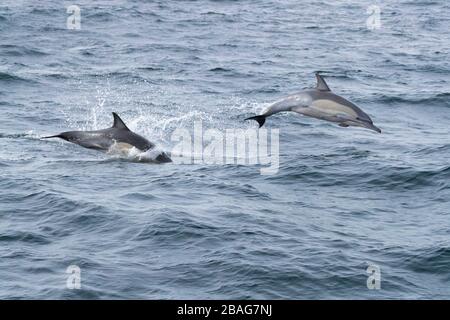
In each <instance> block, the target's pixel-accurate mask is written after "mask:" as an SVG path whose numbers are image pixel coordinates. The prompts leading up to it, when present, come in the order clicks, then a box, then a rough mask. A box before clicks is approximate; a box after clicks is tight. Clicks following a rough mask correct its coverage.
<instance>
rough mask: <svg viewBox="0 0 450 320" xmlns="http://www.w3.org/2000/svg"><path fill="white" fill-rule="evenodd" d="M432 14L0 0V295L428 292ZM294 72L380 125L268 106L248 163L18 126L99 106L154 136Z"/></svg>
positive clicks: (431, 274) (432, 288)
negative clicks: (264, 144) (74, 140)
mask: <svg viewBox="0 0 450 320" xmlns="http://www.w3.org/2000/svg"><path fill="white" fill-rule="evenodd" d="M71 5H78V7H79V8H80V17H81V19H80V20H79V22H80V27H81V29H79V30H77V29H70V28H68V27H67V19H69V20H70V19H71V17H70V16H71V15H72V14H73V13H71V12H69V13H68V12H67V8H68V7H69V6H71ZM372 5H375V6H378V8H379V9H380V13H381V14H380V20H379V24H378V25H376V26H375V29H372V28H369V27H368V25H367V19H370V17H372V16H373V12H372V11H373V9H370V8H371V7H370V6H372ZM368 8H369V11H368ZM375 11H376V10H375ZM371 12H372V13H371ZM449 13H450V3H449V2H448V1H444V0H441V1H424V0H419V1H411V0H401V1H356V0H349V1H332V0H320V1H299V0H292V1H291V0H289V1H288V0H282V1H270V0H268V1H256V0H246V1H206V0H198V1H132V0H114V1H106V0H104V1H88V0H78V1H76V3H74V2H72V1H59V0H41V1H31V0H30V1H26V0H14V1H13V0H2V1H1V2H0V283H1V285H0V299H175V298H176V299H241V298H242V299H244V298H245V299H383V298H389V299H406V298H412V299H424V298H426V299H441V298H444V299H448V298H450V204H449V198H450V184H449V182H450V136H449V132H450V49H449V48H450V33H449V30H450V18H449ZM71 21H73V20H71ZM315 71H321V72H322V74H323V75H324V76H325V78H326V81H327V82H328V85H329V86H330V88H331V89H332V90H333V91H334V92H336V93H338V94H340V95H342V96H344V97H346V98H348V99H349V100H351V101H353V102H354V103H355V104H357V105H358V106H360V107H361V108H362V109H363V110H364V111H365V112H366V113H368V114H369V115H370V116H371V118H372V119H373V121H374V123H375V124H376V125H377V126H378V127H380V128H381V130H382V131H383V132H382V134H378V133H376V132H373V131H369V130H366V129H362V128H354V127H353V128H352V127H350V128H341V127H338V126H336V125H335V124H332V123H328V122H324V121H319V120H315V119H311V118H306V117H302V116H300V115H298V114H294V113H284V114H277V115H275V116H273V117H270V118H268V119H267V122H266V126H265V128H266V129H267V130H268V132H269V133H270V132H271V130H275V129H278V130H279V168H278V171H277V172H275V173H273V174H269V175H263V174H261V170H260V169H261V168H262V167H263V166H262V165H259V164H239V163H237V160H238V159H237V158H236V159H233V158H232V160H236V163H233V161H231V162H229V163H227V164H224V163H206V162H204V161H203V162H202V161H193V163H186V162H184V163H181V162H180V161H174V162H173V163H170V164H154V163H148V162H140V161H135V160H134V159H130V158H128V157H122V156H114V155H111V154H108V153H107V154H105V153H101V152H98V151H95V150H88V149H84V148H81V147H80V146H77V145H74V144H70V143H67V142H65V141H61V140H55V139H53V140H44V139H40V138H41V137H42V136H45V135H51V134H56V133H59V132H62V131H69V130H88V129H89V130H90V129H102V128H107V127H109V126H110V125H111V124H112V115H111V112H113V111H115V112H117V113H119V114H120V116H121V117H122V119H123V120H124V121H125V123H126V124H127V125H128V126H129V127H130V129H132V130H133V131H135V132H136V133H139V134H141V135H143V136H145V137H146V138H148V139H149V140H151V141H152V142H154V143H156V145H157V147H158V148H160V149H161V150H165V151H168V152H173V149H174V148H175V147H176V145H177V141H175V140H174V139H173V136H174V132H176V131H177V130H184V132H186V131H187V132H189V133H193V132H194V125H195V123H201V125H202V126H203V129H205V130H206V129H215V130H217V131H218V132H222V133H223V132H225V131H226V130H227V129H249V130H255V131H256V128H257V124H256V122H253V121H244V119H245V118H246V117H249V116H252V115H254V114H256V113H258V112H261V110H262V109H264V108H265V107H267V106H268V105H269V104H270V103H272V102H274V101H276V100H278V99H279V98H281V97H283V96H285V95H287V94H290V93H292V92H296V91H299V90H301V89H304V88H308V87H313V86H315V77H314V72H315ZM204 144H205V142H204ZM196 157H197V158H196ZM198 157H199V155H198V154H194V155H193V158H196V159H198ZM173 158H174V160H177V159H178V160H179V158H183V159H186V158H188V159H189V154H183V153H181V154H180V153H178V154H176V153H175V152H174V154H173ZM69 266H75V267H69ZM74 268H75V269H74ZM77 268H79V269H77ZM71 270H72V271H73V270H75V273H73V274H71V273H70V272H71ZM77 270H79V271H80V273H79V274H78V272H77ZM367 270H369V272H370V271H373V270H375V274H372V278H369V276H370V274H369V273H368V272H367ZM68 272H69V273H68ZM78 275H79V277H78ZM74 279H75V280H74ZM78 280H79V281H78ZM378 280H380V281H378ZM368 281H369V286H368ZM375 283H378V284H379V285H380V288H379V289H377V286H373V284H375ZM78 284H79V285H80V288H79V289H77V287H78ZM369 288H373V289H369Z"/></svg>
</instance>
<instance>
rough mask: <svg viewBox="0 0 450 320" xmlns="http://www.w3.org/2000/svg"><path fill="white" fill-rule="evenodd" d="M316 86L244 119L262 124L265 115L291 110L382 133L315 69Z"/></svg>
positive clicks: (346, 125) (345, 125)
mask: <svg viewBox="0 0 450 320" xmlns="http://www.w3.org/2000/svg"><path fill="white" fill-rule="evenodd" d="M316 78H317V85H316V87H315V88H314V89H307V90H303V91H300V92H298V93H295V94H292V95H289V96H287V97H285V98H283V99H281V100H278V101H276V102H275V103H273V104H272V105H270V106H269V107H268V109H267V110H266V111H265V112H264V113H263V114H261V115H258V116H254V117H250V118H247V119H245V120H250V119H251V120H256V121H257V122H258V123H259V126H260V127H262V126H263V125H264V122H265V121H266V118H267V117H269V116H271V115H274V114H276V113H279V112H284V111H292V112H296V113H299V114H301V115H304V116H307V117H311V118H316V119H320V120H325V121H330V122H335V123H337V124H338V125H339V126H341V127H350V126H353V127H363V128H367V129H370V130H373V131H376V132H379V133H381V130H380V129H379V128H378V127H376V126H375V125H374V124H373V122H372V119H371V118H370V117H369V116H368V115H367V114H366V113H365V112H364V111H362V110H361V109H360V108H359V107H357V106H356V105H355V104H353V103H352V102H350V101H348V100H346V99H344V98H342V97H341V96H338V95H337V94H335V93H333V92H331V90H330V88H329V87H328V85H327V83H326V82H325V80H324V79H323V78H322V76H321V75H320V74H319V73H317V72H316Z"/></svg>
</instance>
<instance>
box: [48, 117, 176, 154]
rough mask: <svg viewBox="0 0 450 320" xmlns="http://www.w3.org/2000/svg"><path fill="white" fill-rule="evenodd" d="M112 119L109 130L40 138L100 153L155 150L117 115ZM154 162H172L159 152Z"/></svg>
mask: <svg viewBox="0 0 450 320" xmlns="http://www.w3.org/2000/svg"><path fill="white" fill-rule="evenodd" d="M113 117H114V123H113V126H112V127H111V128H107V129H102V130H95V131H67V132H63V133H60V134H57V135H54V136H48V137H42V139H49V138H60V139H63V140H66V141H68V142H72V143H75V144H78V145H80V146H82V147H85V148H88V149H95V150H100V151H110V150H111V149H112V148H114V147H115V146H117V147H118V149H120V150H128V151H129V150H131V148H133V147H134V148H136V149H138V150H139V151H141V152H146V151H149V150H152V149H154V148H155V144H153V143H151V142H150V141H148V140H147V139H145V138H144V137H142V136H140V135H138V134H136V133H134V132H132V131H131V130H130V129H128V127H127V126H126V124H125V123H124V122H123V121H122V119H120V117H119V116H118V115H117V113H115V112H113ZM155 162H161V163H162V162H172V160H171V159H170V157H169V156H168V155H167V154H166V153H165V152H160V153H159V154H158V155H157V156H156V158H155Z"/></svg>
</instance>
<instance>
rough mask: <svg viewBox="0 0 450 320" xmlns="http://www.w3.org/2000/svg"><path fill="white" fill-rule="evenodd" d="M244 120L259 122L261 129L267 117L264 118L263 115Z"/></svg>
mask: <svg viewBox="0 0 450 320" xmlns="http://www.w3.org/2000/svg"><path fill="white" fill-rule="evenodd" d="M244 120H255V121H257V122H258V124H259V127H260V128H261V127H262V126H263V125H264V123H265V122H266V116H263V115H261V116H254V117H250V118H247V119H244Z"/></svg>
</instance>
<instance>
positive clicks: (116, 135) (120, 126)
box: [105, 112, 155, 151]
mask: <svg viewBox="0 0 450 320" xmlns="http://www.w3.org/2000/svg"><path fill="white" fill-rule="evenodd" d="M112 114H113V117H114V123H113V126H112V127H111V128H110V129H106V130H105V131H107V132H108V134H109V135H110V138H111V139H113V140H115V141H116V142H122V143H128V144H130V145H132V146H135V147H136V148H138V149H139V150H141V151H147V150H149V149H152V148H153V147H154V146H155V145H154V144H153V143H151V142H150V141H148V140H147V139H145V138H144V137H142V136H140V135H138V134H136V133H134V132H132V131H131V130H130V129H128V127H127V125H126V124H125V122H123V120H122V119H121V118H120V117H119V115H118V114H117V113H115V112H113V113H112Z"/></svg>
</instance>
